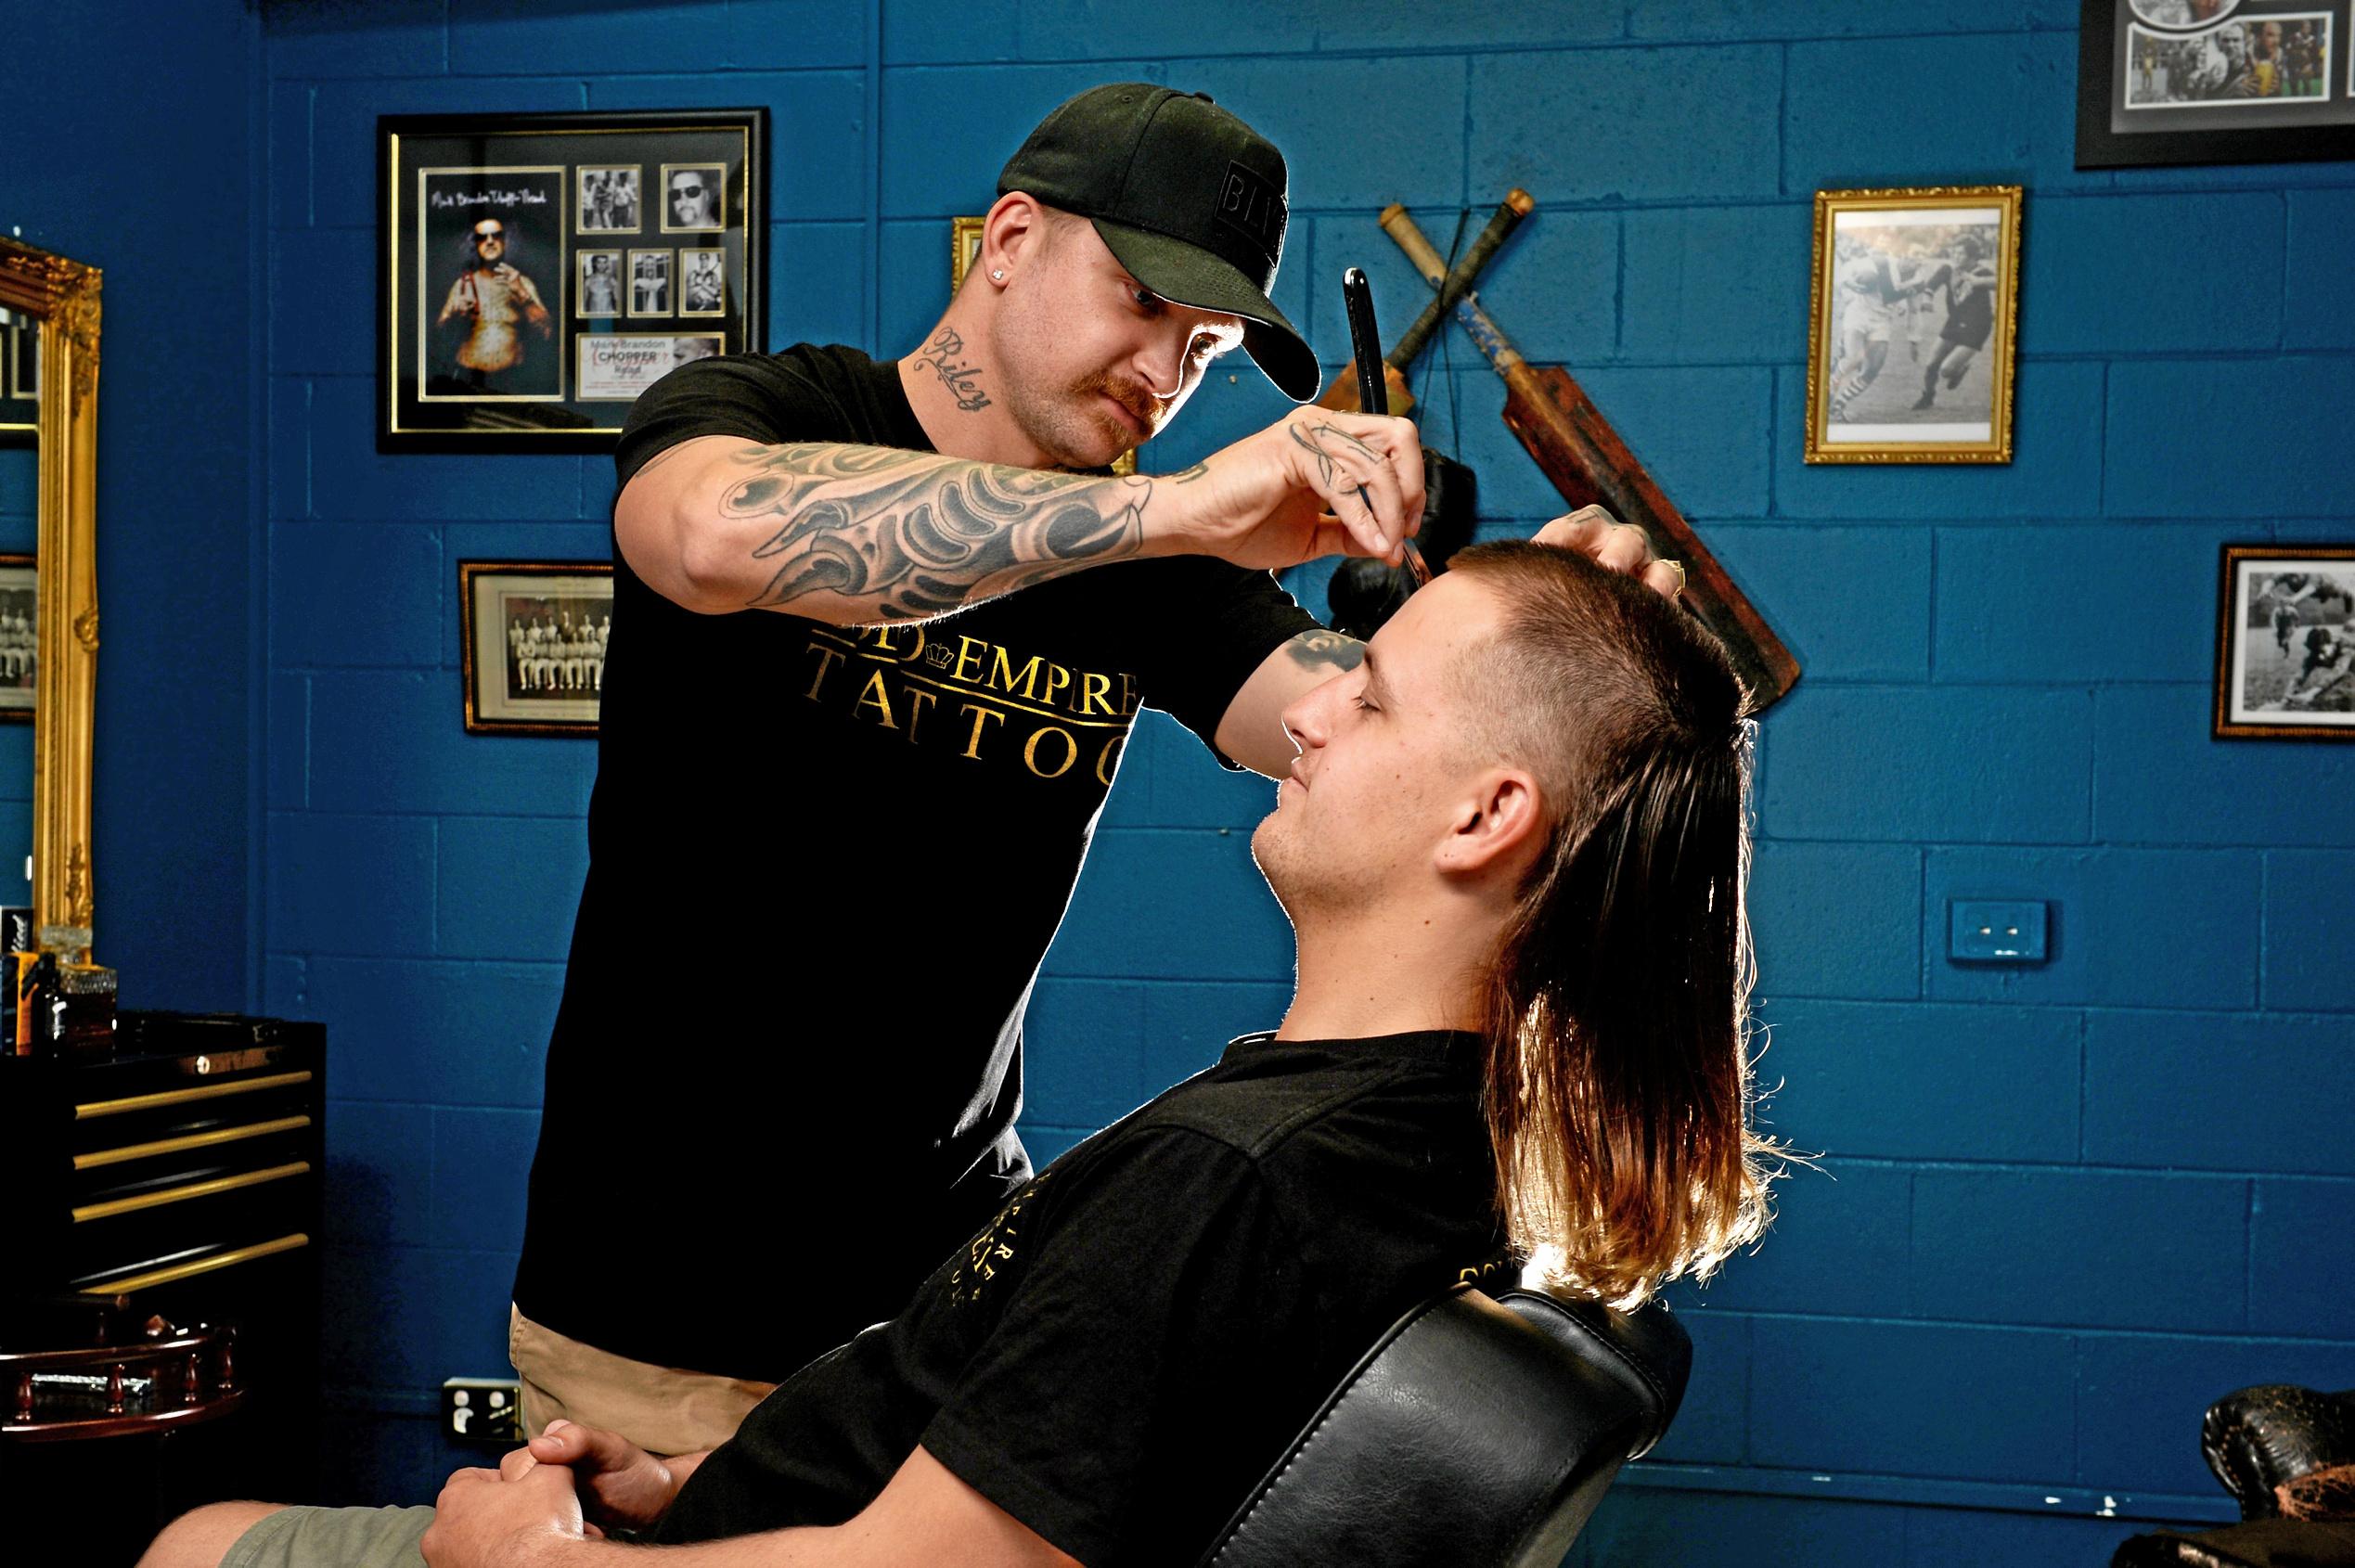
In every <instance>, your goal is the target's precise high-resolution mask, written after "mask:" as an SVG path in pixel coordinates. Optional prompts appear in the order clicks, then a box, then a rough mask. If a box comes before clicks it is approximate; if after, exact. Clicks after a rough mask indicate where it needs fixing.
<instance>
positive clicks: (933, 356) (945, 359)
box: [917, 327, 989, 414]
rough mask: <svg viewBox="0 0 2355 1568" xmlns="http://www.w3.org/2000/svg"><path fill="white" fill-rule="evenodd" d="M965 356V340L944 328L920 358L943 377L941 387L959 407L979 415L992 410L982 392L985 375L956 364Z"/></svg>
mask: <svg viewBox="0 0 2355 1568" xmlns="http://www.w3.org/2000/svg"><path fill="white" fill-rule="evenodd" d="M964 352H965V340H964V339H963V338H962V337H960V336H959V334H958V331H957V329H956V328H953V327H944V328H941V329H940V333H939V335H938V336H937V337H935V338H933V341H932V344H931V346H930V347H928V348H926V349H923V350H922V351H921V352H920V353H918V354H917V357H918V358H919V359H921V360H922V361H923V362H924V363H925V364H927V365H929V366H932V367H933V373H934V374H935V375H937V376H939V377H940V384H941V385H942V386H944V387H946V388H947V389H948V392H949V395H950V396H952V397H954V398H955V399H956V400H957V406H958V407H959V408H961V409H963V410H964V411H965V412H966V413H968V414H978V413H980V412H981V411H982V410H983V409H984V408H986V407H988V406H989V397H988V395H987V394H986V393H984V392H983V391H982V390H981V372H980V371H978V370H975V369H974V368H973V367H972V366H970V365H959V364H957V363H956V361H957V359H958V358H959V356H960V355H961V354H963V353H964Z"/></svg>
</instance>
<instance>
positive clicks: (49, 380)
mask: <svg viewBox="0 0 2355 1568" xmlns="http://www.w3.org/2000/svg"><path fill="white" fill-rule="evenodd" d="M0 305H5V306H6V307H7V308H8V309H10V310H12V311H17V312H19V313H20V314H22V315H29V316H33V317H35V318H37V319H38V320H39V321H40V323H41V350H40V352H41V359H40V365H41V403H40V408H41V433H40V446H39V461H40V471H39V479H38V483H39V486H40V503H39V511H38V516H39V533H38V539H39V543H38V545H37V546H36V548H37V550H38V552H39V553H38V554H37V555H36V556H35V558H34V559H35V564H36V569H37V570H38V571H39V572H40V578H39V588H38V592H37V595H36V601H35V602H36V609H35V620H36V629H35V634H34V636H35V643H36V647H37V648H38V649H39V652H38V654H37V658H38V660H39V675H38V677H37V684H36V686H35V688H34V692H33V711H32V920H33V929H34V931H35V932H37V933H38V936H39V940H40V945H42V946H43V947H45V948H51V949H55V950H58V951H61V952H63V953H65V954H66V955H67V956H69V957H70V958H85V959H86V958H88V957H89V951H90V927H91V893H90V720H91V708H92V700H93V698H94V697H95V695H96V693H97V670H98V589H97V570H96V559H95V558H96V556H97V542H98V527H97V467H98V269H97V268H96V267H90V266H84V265H83V264H82V263H79V262H70V261H68V260H66V259H65V258H64V257H63V256H53V255H51V254H49V253H48V252H47V251H38V250H35V249H33V248H32V246H30V245H26V244H23V243H21V242H19V241H17V240H14V239H9V238H6V237H5V236H0Z"/></svg>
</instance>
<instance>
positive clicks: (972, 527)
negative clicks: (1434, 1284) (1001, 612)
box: [720, 443, 1153, 624]
mask: <svg viewBox="0 0 2355 1568" xmlns="http://www.w3.org/2000/svg"><path fill="white" fill-rule="evenodd" d="M731 460H732V461H734V462H736V463H739V464H740V465H742V466H744V467H747V468H750V469H753V472H752V474H751V475H750V476H749V477H747V478H745V479H743V480H740V481H738V482H735V483H733V484H730V485H728V486H727V489H726V490H725V491H724V492H723V494H722V496H721V500H720V512H721V515H722V516H724V517H727V518H728V519H730V520H734V521H747V522H755V523H766V522H770V521H774V522H775V523H776V525H777V526H776V528H775V531H774V532H773V533H769V534H768V535H767V536H766V538H765V539H764V540H762V542H761V543H759V544H758V545H756V546H754V547H753V552H752V555H753V559H754V560H755V561H758V562H760V563H762V566H763V568H764V569H766V571H767V572H768V573H769V575H768V579H767V581H766V583H765V584H763V585H762V586H761V590H760V592H759V593H757V594H755V595H754V596H753V598H751V599H750V600H748V601H747V607H748V608H752V609H759V610H788V611H791V612H792V613H794V614H802V615H807V614H813V613H816V612H817V605H816V603H815V602H813V601H822V600H824V599H829V598H830V599H833V600H835V601H837V603H838V604H840V605H841V606H843V607H844V608H845V609H847V610H848V613H846V614H844V613H840V612H839V611H838V612H833V613H818V614H817V618H818V619H821V620H829V621H836V622H838V623H842V624H858V623H882V622H907V621H928V620H932V619H933V618H935V617H937V616H942V615H947V614H950V613H952V612H954V611H956V610H962V609H963V608H965V607H966V606H967V605H969V604H978V603H980V602H981V601H982V600H984V599H987V598H996V597H997V596H998V595H1000V594H1010V593H1012V592H1014V591H1015V590H1016V589H1018V588H1026V587H1029V586H1030V585H1033V584H1035V583H1043V582H1046V581H1048V580H1049V578H1054V577H1061V576H1064V575H1066V574H1068V573H1070V572H1078V571H1081V570H1083V569H1085V568H1087V567H1091V566H1101V565H1104V564H1106V563H1108V562H1111V561H1115V560H1121V559H1126V558H1128V557H1132V556H1135V555H1137V554H1139V552H1140V550H1141V549H1142V547H1143V544H1144V514H1145V508H1146V505H1147V503H1148V502H1149V501H1150V500H1151V499H1152V485H1153V482H1152V480H1151V479H1147V478H1142V477H1139V478H1131V479H1103V478H1095V477H1091V476H1089V475H1086V474H1065V473H1047V472H1041V471H1037V470H1035V469H1014V468H1003V467H999V466H997V465H996V464H991V463H975V462H967V461H964V460H961V459H954V458H942V457H938V456H933V455H931V454H929V453H921V452H906V451H900V450H897V449H894V448H890V447H879V446H846V445H835V444H830V443H793V444H789V445H783V446H765V447H760V448H757V449H754V450H752V451H749V452H746V453H744V454H742V455H741V456H737V457H735V458H733V459H731Z"/></svg>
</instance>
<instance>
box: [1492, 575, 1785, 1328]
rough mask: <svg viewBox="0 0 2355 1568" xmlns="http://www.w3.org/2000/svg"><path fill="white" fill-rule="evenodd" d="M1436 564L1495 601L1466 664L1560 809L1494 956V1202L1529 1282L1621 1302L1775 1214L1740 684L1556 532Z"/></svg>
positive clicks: (1689, 625) (1678, 613) (1696, 636)
mask: <svg viewBox="0 0 2355 1568" xmlns="http://www.w3.org/2000/svg"><path fill="white" fill-rule="evenodd" d="M1449 570H1450V571H1451V572H1457V573H1461V574H1464V575H1469V576H1472V577H1474V578H1476V579H1478V580H1479V581H1480V582H1481V583H1483V584H1484V585H1486V586H1487V587H1488V588H1489V589H1490V590H1491V591H1493V592H1494V593H1496V594H1497V596H1498V597H1499V598H1500V599H1501V600H1502V601H1503V603H1504V606H1505V610H1506V619H1505V627H1504V630H1503V631H1502V632H1501V633H1499V636H1498V638H1497V641H1496V643H1495V645H1494V646H1493V647H1492V648H1490V649H1486V650H1485V651H1484V652H1483V653H1480V654H1475V655H1473V656H1472V659H1471V661H1470V662H1469V668H1470V669H1471V670H1473V671H1476V678H1479V679H1481V680H1482V681H1484V682H1486V683H1488V684H1489V687H1490V689H1487V690H1486V691H1484V692H1483V693H1482V694H1481V696H1482V701H1483V704H1484V706H1485V707H1486V708H1487V709H1488V711H1491V712H1495V713H1499V720H1498V724H1499V731H1498V734H1497V737H1496V739H1497V741H1498V744H1499V747H1500V749H1501V750H1503V751H1504V752H1506V753H1507V754H1509V755H1512V757H1513V758H1514V760H1516V761H1519V762H1522V763H1524V764H1525V765H1530V766H1531V767H1532V769H1533V771H1535V772H1536V773H1537V774H1538V780H1539V788H1540V791H1541V793H1542V795H1543V796H1544V798H1545V801H1546V803H1547V810H1548V813H1549V816H1550V818H1551V821H1550V823H1549V837H1548V839H1547V842H1546V843H1545V845H1544V847H1543V848H1542V849H1541V851H1540V853H1539V855H1538V858H1537V860H1536V862H1535V863H1534V864H1533V865H1532V867H1531V868H1530V871H1529V874H1528V876H1527V878H1526V880H1525V882H1524V884H1523V886H1522V888H1521V891H1520V897H1519V901H1518V904H1517V906H1515V908H1514V910H1513V912H1512V916H1511V918H1510V919H1508V921H1507V923H1506V926H1505V929H1504V932H1503V933H1502V936H1501V938H1500V940H1499V947H1498V951H1497V956H1496V959H1495V961H1494V963H1493V965H1492V966H1491V969H1490V973H1489V983H1488V987H1487V998H1486V1019H1485V1021H1484V1033H1485V1034H1486V1038H1487V1042H1488V1046H1487V1067H1486V1111H1487V1119H1488V1130H1489V1141H1490V1145H1491V1147H1492V1149H1493V1150H1494V1151H1495V1156H1496V1162H1497V1177H1498V1194H1499V1203H1500V1205H1501V1207H1502V1210H1503V1215H1504V1222H1505V1227H1506V1229H1507V1231H1508V1233H1509V1234H1510V1236H1511V1237H1512V1242H1513V1244H1514V1247H1515V1250H1516V1251H1517V1252H1518V1253H1521V1255H1522V1256H1524V1257H1525V1259H1527V1261H1528V1263H1529V1265H1530V1273H1531V1275H1532V1276H1533V1277H1534V1279H1535V1282H1537V1283H1539V1284H1541V1285H1542V1286H1544V1287H1545V1288H1548V1289H1551V1290H1558V1291H1565V1292H1573V1293H1576V1294H1581V1295H1589V1296H1593V1297H1597V1298H1599V1299H1601V1300H1602V1301H1604V1302H1607V1303H1609V1304H1611V1305H1617V1306H1632V1305H1636V1304H1638V1303H1640V1302H1641V1301H1643V1300H1644V1299H1645V1298H1646V1297H1648V1296H1650V1295H1651V1294H1652V1293H1653V1292H1654V1291H1656V1290H1658V1289H1659V1287H1660V1286H1661V1285H1663V1284H1665V1283H1666V1282H1667V1281H1668V1280H1670V1279H1676V1278H1678V1277H1679V1276H1680V1275H1685V1274H1691V1275H1692V1276H1693V1277H1694V1278H1696V1279H1706V1278H1707V1277H1708V1276H1709V1275H1710V1274H1711V1273H1712V1272H1713V1271H1715V1269H1716V1268H1717V1266H1718V1265H1719V1264H1720V1263H1722V1262H1723V1261H1724V1260H1725V1258H1726V1257H1727V1256H1728V1255H1729V1254H1731V1253H1732V1252H1733V1251H1734V1250H1735V1249H1737V1248H1739V1247H1741V1246H1742V1245H1744V1243H1746V1242H1749V1241H1752V1240H1756V1239H1757V1236H1758V1235H1759V1233H1760V1232H1761V1231H1762V1230H1763V1229H1764V1228H1765V1227H1766V1222H1767V1219H1768V1217H1769V1207H1768V1201H1767V1186H1768V1183H1769V1181H1770V1180H1771V1179H1772V1177H1773V1176H1774V1174H1775V1172H1774V1171H1773V1170H1772V1169H1771V1168H1770V1163H1771V1160H1772V1157H1773V1155H1774V1153H1775V1150H1774V1149H1773V1148H1772V1146H1771V1145H1769V1143H1768V1142H1767V1141H1766V1140H1764V1139H1762V1138H1760V1137H1757V1135H1756V1134H1755V1133H1754V1132H1753V1131H1752V1130H1751V1115H1750V1112H1751V1080H1750V1051H1749V1039H1748V1023H1747V998H1748V995H1749V989H1750V982H1751V952H1750V933H1749V924H1748V920H1747V918H1746V916H1745V914H1744V909H1743V889H1744V882H1745V881H1746V880H1747V877H1748V872H1749V858H1750V855H1749V832H1748V824H1747V821H1746V817H1745V811H1746V793H1747V789H1748V784H1749V776H1750V753H1751V735H1752V728H1753V726H1751V724H1750V723H1749V721H1748V720H1746V719H1745V718H1744V705H1745V703H1746V701H1747V695H1746V693H1744V690H1743V688H1742V684H1741V682H1740V680H1739V679H1738V678H1737V677H1736V676H1735V675H1734V673H1733V667H1732V665H1731V662H1729V661H1728V660H1727V658H1726V654H1725V650H1724V649H1723V648H1722V647H1721V646H1720V645H1719V644H1718V641H1717V639H1716V638H1715V637H1713V636H1710V634H1709V633H1708V632H1707V631H1706V630H1705V629H1704V628H1703V627H1702V626H1701V625H1700V623H1698V622H1696V621H1694V620H1693V619H1692V617H1691V616H1690V615H1687V614H1685V613H1684V612H1683V611H1682V610H1679V609H1678V608H1677V607H1676V606H1675V605H1673V604H1671V603H1670V602H1669V601H1668V600H1667V599H1665V598H1661V597H1660V596H1659V595H1658V594H1657V593H1655V592H1654V591H1653V590H1652V589H1650V588H1647V587H1645V586H1643V585H1641V584H1640V583H1638V582H1636V581H1634V580H1633V579H1630V578H1628V577H1626V576H1623V575H1620V574H1618V573H1615V572H1605V571H1603V570H1602V568H1600V567H1597V566H1595V565H1594V564H1592V563H1591V562H1589V561H1587V560H1586V559H1583V558H1581V557H1579V556H1577V555H1576V554H1575V553H1573V552H1571V551H1568V550H1561V549H1552V548H1548V547H1545V546H1538V545H1534V544H1529V543H1526V542H1520V541H1515V542H1512V543H1502V544H1490V545H1482V546H1476V547H1474V548H1472V549H1468V550H1465V551H1463V552H1461V553H1460V554H1459V555H1457V556H1456V558H1455V559H1454V560H1452V561H1451V562H1450V563H1449Z"/></svg>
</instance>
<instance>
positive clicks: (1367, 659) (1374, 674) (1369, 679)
mask: <svg viewBox="0 0 2355 1568" xmlns="http://www.w3.org/2000/svg"><path fill="white" fill-rule="evenodd" d="M1358 665H1359V667H1360V668H1362V669H1363V670H1364V671H1365V672H1366V686H1367V688H1368V689H1370V690H1371V689H1373V688H1377V687H1378V688H1381V691H1382V695H1383V697H1385V698H1386V697H1388V696H1389V695H1390V683H1389V682H1388V681H1386V680H1383V678H1382V672H1381V671H1379V670H1377V669H1375V668H1374V656H1373V648H1372V646H1371V644H1369V645H1368V647H1367V649H1366V651H1365V652H1364V653H1363V654H1362V655H1361V656H1360V657H1359V658H1358Z"/></svg>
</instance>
